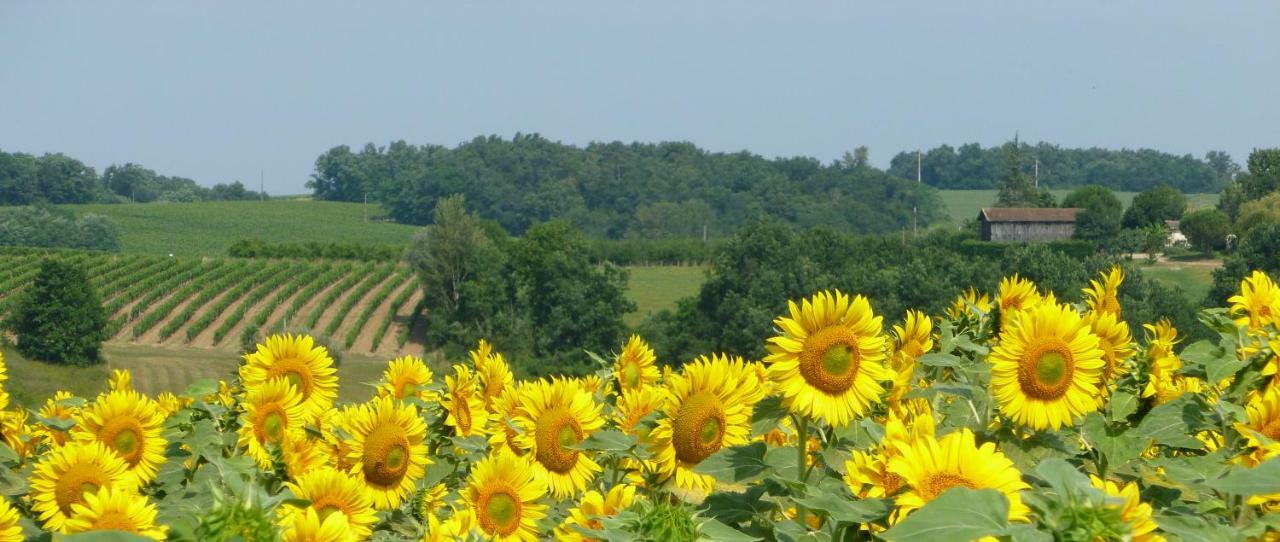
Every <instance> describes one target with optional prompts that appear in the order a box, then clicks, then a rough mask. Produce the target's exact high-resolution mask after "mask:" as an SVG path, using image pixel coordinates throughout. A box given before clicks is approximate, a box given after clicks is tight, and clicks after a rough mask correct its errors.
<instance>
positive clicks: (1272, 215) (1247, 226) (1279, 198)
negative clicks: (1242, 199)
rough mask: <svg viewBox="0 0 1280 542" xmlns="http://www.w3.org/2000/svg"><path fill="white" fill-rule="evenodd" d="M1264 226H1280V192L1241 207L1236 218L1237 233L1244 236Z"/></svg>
mask: <svg viewBox="0 0 1280 542" xmlns="http://www.w3.org/2000/svg"><path fill="white" fill-rule="evenodd" d="M1264 224H1280V192H1272V193H1270V194H1267V195H1265V196H1263V197H1262V198H1261V199H1256V200H1253V201H1249V202H1246V203H1245V204H1244V205H1241V206H1240V211H1239V213H1238V214H1237V216H1236V221H1235V231H1236V233H1237V234H1239V235H1244V234H1246V233H1248V232H1249V230H1252V229H1253V228H1256V227H1258V226H1261V225H1264Z"/></svg>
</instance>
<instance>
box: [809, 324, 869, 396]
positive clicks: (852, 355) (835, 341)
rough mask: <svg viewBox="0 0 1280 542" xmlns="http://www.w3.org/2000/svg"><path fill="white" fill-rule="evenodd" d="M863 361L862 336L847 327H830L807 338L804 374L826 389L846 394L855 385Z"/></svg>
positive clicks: (820, 387)
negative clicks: (859, 339) (860, 342)
mask: <svg viewBox="0 0 1280 542" xmlns="http://www.w3.org/2000/svg"><path fill="white" fill-rule="evenodd" d="M861 361H862V352H861V351H860V350H859V349H858V336H857V335H855V334H854V333H853V332H852V331H850V330H849V328H847V327H844V326H839V325H836V326H829V327H825V328H822V329H820V330H818V331H817V332H816V333H814V334H813V335H810V336H809V338H808V339H805V342H804V350H802V351H801V352H800V374H801V376H803V377H804V379H805V381H806V382H808V383H809V385H811V386H813V387H815V388H817V389H819V390H821V391H823V392H826V393H829V394H839V393H844V392H845V391H848V390H849V388H852V387H853V382H854V380H855V379H856V378H857V376H858V367H859V365H860V363H861Z"/></svg>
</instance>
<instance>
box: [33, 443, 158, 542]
mask: <svg viewBox="0 0 1280 542" xmlns="http://www.w3.org/2000/svg"><path fill="white" fill-rule="evenodd" d="M127 472H128V467H127V466H126V465H125V463H124V461H123V460H122V459H120V456H118V455H116V453H115V452H113V451H111V450H110V449H109V448H107V447H106V446H104V445H103V444H102V443H100V442H83V443H78V442H71V443H68V444H67V445H66V446H62V447H60V448H54V449H52V450H49V452H48V453H46V454H45V456H44V458H42V459H41V460H40V462H39V463H37V464H36V467H35V471H34V472H33V473H32V475H31V490H30V495H31V501H32V506H31V510H32V513H33V514H34V515H36V516H37V517H38V518H39V519H40V521H41V522H42V523H43V524H44V527H45V528H46V529H48V530H50V531H54V532H66V525H67V524H66V522H67V519H69V518H70V517H71V505H73V504H78V503H81V502H84V494H85V492H96V491H97V490H98V488H100V487H107V486H111V487H119V488H121V489H132V488H133V480H132V479H130V478H129V475H128V474H127Z"/></svg>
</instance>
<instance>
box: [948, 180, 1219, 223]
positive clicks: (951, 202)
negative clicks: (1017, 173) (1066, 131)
mask: <svg viewBox="0 0 1280 542" xmlns="http://www.w3.org/2000/svg"><path fill="white" fill-rule="evenodd" d="M938 192H940V193H941V195H942V202H943V203H944V204H945V205H946V207H947V213H948V214H949V215H951V222H950V225H951V226H958V225H960V224H962V223H964V221H965V220H968V219H971V218H976V217H977V216H978V211H981V210H982V208H983V207H991V206H992V205H993V204H995V201H996V191H995V190H939V191H938ZM1050 192H1052V193H1053V197H1054V199H1056V200H1057V201H1062V198H1064V197H1066V195H1067V194H1070V193H1071V192H1072V190H1071V189H1059V190H1050ZM1115 194H1116V197H1117V198H1119V200H1120V203H1122V204H1124V206H1125V207H1126V208H1127V207H1129V204H1130V203H1132V202H1133V197H1134V196H1136V195H1138V193H1137V192H1116V193H1115ZM1187 203H1188V205H1189V206H1190V207H1191V208H1192V209H1200V208H1204V207H1210V206H1213V205H1216V204H1217V203H1218V195H1217V194H1188V195H1187Z"/></svg>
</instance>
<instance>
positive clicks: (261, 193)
mask: <svg viewBox="0 0 1280 542" xmlns="http://www.w3.org/2000/svg"><path fill="white" fill-rule="evenodd" d="M266 179H267V172H266V171H265V170H261V169H259V170H258V199H259V200H262V201H267V180H266Z"/></svg>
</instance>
